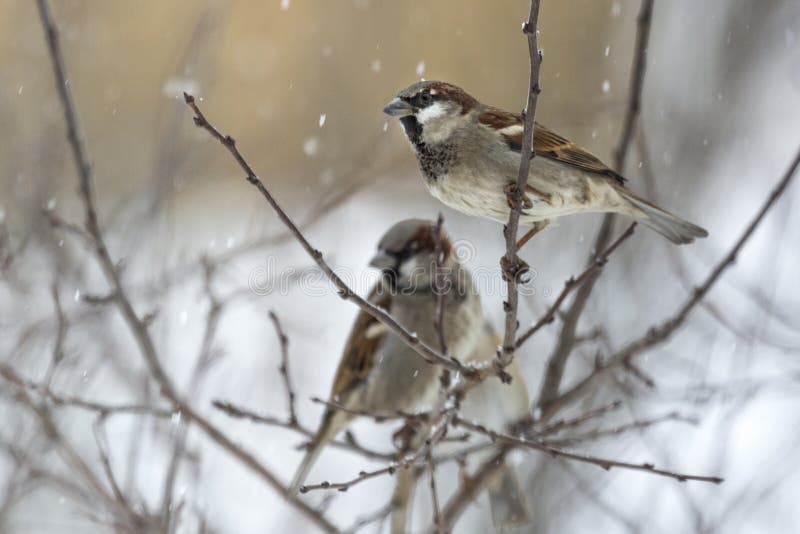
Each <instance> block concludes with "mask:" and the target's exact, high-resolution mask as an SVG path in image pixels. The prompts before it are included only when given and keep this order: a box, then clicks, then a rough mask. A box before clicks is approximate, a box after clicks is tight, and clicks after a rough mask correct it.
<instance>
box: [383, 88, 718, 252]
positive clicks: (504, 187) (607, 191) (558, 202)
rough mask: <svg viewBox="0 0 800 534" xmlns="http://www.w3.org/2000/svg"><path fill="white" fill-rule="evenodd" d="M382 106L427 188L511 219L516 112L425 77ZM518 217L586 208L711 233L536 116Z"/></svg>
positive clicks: (663, 228) (687, 234)
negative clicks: (399, 128)
mask: <svg viewBox="0 0 800 534" xmlns="http://www.w3.org/2000/svg"><path fill="white" fill-rule="evenodd" d="M383 111H384V113H387V114H389V115H392V116H395V117H399V118H400V122H401V123H402V124H403V128H404V129H405V132H406V136H408V139H409V141H411V145H412V147H413V148H414V152H415V153H416V156H417V160H418V162H419V166H420V169H421V170H422V174H423V175H424V176H425V182H426V184H427V185H428V189H429V190H430V192H431V193H432V194H433V196H435V197H436V198H438V199H439V200H441V201H442V202H444V203H445V204H447V205H448V206H450V207H451V208H454V209H456V210H458V211H461V212H463V213H466V214H469V215H477V216H479V217H485V218H489V219H494V220H496V221H499V222H501V223H506V222H507V221H508V216H509V210H510V206H512V205H514V203H515V194H514V193H515V191H516V182H517V176H518V174H519V166H520V150H521V146H522V133H523V123H522V117H521V116H520V115H517V114H514V113H509V112H507V111H503V110H502V109H498V108H494V107H491V106H487V105H485V104H481V103H480V102H478V101H477V100H475V99H474V98H473V97H471V96H470V95H468V94H467V93H465V92H464V91H463V90H462V89H460V88H459V87H456V86H455V85H451V84H449V83H444V82H436V81H423V82H419V83H415V84H413V85H411V86H409V87H407V88H405V89H403V90H402V91H400V93H398V95H397V97H396V98H395V99H394V100H392V101H391V102H389V104H387V105H386V107H385V108H383ZM533 148H534V150H535V152H536V157H535V158H534V159H533V161H532V162H531V168H530V172H529V174H528V184H527V186H526V188H525V191H524V196H523V205H522V208H523V210H522V215H521V216H520V222H521V223H523V224H529V225H532V226H533V228H532V229H531V231H529V232H528V233H527V234H526V235H525V236H524V237H522V238H521V239H520V243H519V245H520V246H522V245H523V244H524V243H525V242H527V241H528V240H529V239H530V238H531V237H533V235H534V234H535V233H536V232H538V231H539V230H541V229H543V228H544V227H545V226H547V224H548V222H549V220H550V219H553V218H556V217H561V216H563V215H571V214H573V213H583V212H610V213H620V214H623V215H627V216H629V217H633V218H634V219H636V220H638V221H640V222H641V223H642V224H644V225H645V226H648V227H650V228H652V229H653V230H655V231H656V232H658V233H660V234H661V235H663V236H664V237H666V238H667V239H669V240H670V241H672V242H673V243H677V244H684V243H691V242H692V241H693V240H694V238H695V237H705V236H707V235H708V232H706V231H705V230H704V229H702V228H700V227H699V226H695V225H694V224H692V223H690V222H688V221H685V220H683V219H681V218H680V217H678V216H676V215H673V214H672V213H669V212H668V211H665V210H663V209H661V208H659V207H658V206H655V205H654V204H652V203H650V202H648V201H647V200H644V199H643V198H641V197H639V196H637V195H635V194H634V193H633V192H631V191H630V190H629V189H627V188H626V187H625V179H624V178H623V177H622V176H621V175H620V174H618V173H617V172H616V171H614V170H613V169H611V168H609V167H608V166H607V165H605V164H604V163H603V162H602V161H600V160H599V159H597V158H596V157H595V156H593V155H592V154H590V153H589V152H588V151H586V150H585V149H583V148H581V147H579V146H577V145H575V144H573V143H572V142H571V141H569V140H568V139H566V138H564V137H561V136H560V135H558V134H556V133H554V132H552V131H550V130H548V129H547V128H545V127H544V126H542V125H540V124H536V126H535V128H534V134H533Z"/></svg>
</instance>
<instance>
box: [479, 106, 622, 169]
mask: <svg viewBox="0 0 800 534" xmlns="http://www.w3.org/2000/svg"><path fill="white" fill-rule="evenodd" d="M478 121H479V122H480V123H481V124H485V125H486V126H489V127H490V128H493V129H495V130H498V131H499V132H500V134H501V135H502V136H503V138H504V139H505V141H506V144H508V146H509V147H510V148H511V149H512V150H514V151H515V152H519V151H520V150H521V149H522V134H523V124H522V117H521V116H520V115H517V114H516V113H509V112H507V111H503V110H501V109H497V108H490V109H488V110H486V111H484V112H483V113H482V114H481V115H480V117H478ZM533 148H534V150H535V151H536V155H537V156H542V157H545V158H548V159H552V160H555V161H560V162H561V163H565V164H567V165H572V166H573V167H577V168H579V169H583V170H585V171H588V172H595V173H598V174H604V175H606V176H609V177H611V178H614V179H615V180H617V181H619V183H623V182H624V181H625V179H624V178H623V177H622V176H620V175H619V174H617V173H616V172H615V171H614V170H613V169H611V168H610V167H608V165H606V164H605V163H603V162H602V161H600V160H599V159H598V158H597V157H595V156H594V155H593V154H592V153H591V152H588V151H586V150H584V149H583V148H581V147H579V146H578V145H576V144H574V143H573V142H572V141H570V140H569V139H566V138H565V137H561V136H560V135H558V134H557V133H555V132H553V131H551V130H549V129H548V128H547V127H545V126H542V125H541V124H538V123H536V126H535V128H534V130H533Z"/></svg>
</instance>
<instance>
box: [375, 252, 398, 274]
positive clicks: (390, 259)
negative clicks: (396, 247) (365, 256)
mask: <svg viewBox="0 0 800 534" xmlns="http://www.w3.org/2000/svg"><path fill="white" fill-rule="evenodd" d="M369 265H370V267H375V268H376V269H380V270H386V269H397V258H395V257H394V256H392V255H391V254H387V253H386V252H385V251H383V250H380V251H378V253H377V254H375V257H374V258H372V261H370V262H369Z"/></svg>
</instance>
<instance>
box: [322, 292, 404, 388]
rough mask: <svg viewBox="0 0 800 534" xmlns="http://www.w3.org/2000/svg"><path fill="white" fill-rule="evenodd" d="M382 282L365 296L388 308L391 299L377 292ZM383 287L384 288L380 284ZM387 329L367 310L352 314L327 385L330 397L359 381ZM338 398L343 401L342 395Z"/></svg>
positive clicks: (363, 377) (364, 374) (370, 365)
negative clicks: (348, 330) (347, 334)
mask: <svg viewBox="0 0 800 534" xmlns="http://www.w3.org/2000/svg"><path fill="white" fill-rule="evenodd" d="M382 287H383V284H381V283H380V282H379V283H378V284H376V286H375V287H374V288H373V289H372V291H371V292H370V295H369V298H368V300H369V301H370V302H371V303H373V304H375V305H377V306H380V307H381V308H384V309H387V310H388V309H389V305H390V303H391V299H390V295H389V292H388V291H383V294H381V295H379V290H380V288H382ZM383 289H384V290H385V289H386V288H385V287H383ZM386 334H387V329H385V328H384V327H383V325H382V324H381V323H380V322H379V321H378V320H377V319H375V318H374V317H372V316H371V315H370V314H368V313H367V312H364V311H361V312H359V314H358V316H357V317H356V322H355V324H353V328H352V330H350V337H348V339H347V344H346V345H345V348H344V352H343V353H342V359H341V360H340V361H339V367H338V369H336V377H335V378H334V380H333V387H332V388H331V399H337V398H340V397H343V396H345V395H346V393H347V392H348V391H351V390H352V389H353V388H354V387H356V386H357V385H358V384H359V383H361V382H363V381H364V380H365V379H366V378H367V375H369V372H370V370H371V369H372V363H373V361H374V358H375V352H376V351H377V349H378V346H379V345H380V344H381V342H382V341H383V339H384V338H385V337H386ZM341 402H344V399H343V398H342V400H341Z"/></svg>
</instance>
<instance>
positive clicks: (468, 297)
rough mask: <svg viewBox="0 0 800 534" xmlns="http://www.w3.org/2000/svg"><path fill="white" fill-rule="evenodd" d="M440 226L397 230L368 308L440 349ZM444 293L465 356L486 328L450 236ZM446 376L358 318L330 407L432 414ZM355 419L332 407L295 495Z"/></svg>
mask: <svg viewBox="0 0 800 534" xmlns="http://www.w3.org/2000/svg"><path fill="white" fill-rule="evenodd" d="M435 231H436V226H435V224H434V223H432V222H430V221H423V220H416V219H411V220H406V221H402V222H399V223H397V224H395V225H394V226H392V227H391V228H390V229H389V230H388V231H387V232H386V233H385V234H384V236H383V238H382V239H381V240H380V243H379V244H378V253H377V255H376V256H375V257H374V258H373V259H372V261H371V262H370V265H371V266H373V267H377V268H379V269H381V271H382V276H381V280H380V281H379V282H378V283H377V284H376V285H375V287H374V288H373V289H372V291H371V292H370V295H369V301H370V302H372V303H373V304H376V305H378V306H380V307H382V308H384V309H386V310H387V311H388V312H389V313H391V314H392V315H393V316H394V318H395V319H397V320H398V321H399V322H400V324H402V325H403V326H404V327H405V328H406V329H408V330H409V331H411V332H416V334H417V336H419V339H421V340H422V341H424V342H425V343H428V344H429V345H431V346H438V335H437V332H436V329H435V328H434V326H433V319H434V317H435V316H436V307H437V300H438V294H437V293H438V292H437V290H436V286H434V280H433V274H434V273H433V272H434V269H435V266H436V258H435V234H434V232H435ZM442 250H443V253H444V256H445V258H444V261H443V263H442V266H443V268H444V269H445V276H446V277H447V278H448V280H449V281H450V282H451V283H452V287H451V289H450V290H449V291H447V293H446V297H445V311H444V334H445V342H446V343H447V347H448V350H449V351H450V352H451V353H452V354H459V355H460V354H466V353H468V352H469V351H470V349H471V348H472V346H473V345H474V344H475V342H476V341H477V340H478V339H479V336H480V334H481V328H482V326H483V321H484V318H483V310H482V308H481V303H480V298H479V296H478V294H477V292H476V291H475V289H474V288H473V284H472V278H471V276H470V275H469V273H468V272H467V271H465V270H464V269H463V268H462V267H461V265H460V264H459V262H458V260H457V259H456V257H455V254H452V246H451V244H450V242H449V241H448V240H447V238H446V237H443V239H442ZM440 374H441V369H440V368H439V367H437V366H435V365H430V364H429V363H427V362H426V361H425V360H423V359H422V357H421V356H420V355H419V354H417V353H416V352H415V351H414V350H413V349H411V348H410V347H408V345H406V344H405V343H404V342H403V341H402V340H401V339H400V338H399V337H397V336H395V335H393V334H391V333H389V331H388V329H387V328H386V327H385V326H384V325H383V324H381V323H380V322H378V321H377V320H376V319H374V318H373V317H372V316H371V315H369V314H368V313H366V312H363V311H362V312H360V313H359V314H358V316H357V317H356V321H355V324H354V325H353V328H352V330H351V331H350V337H349V338H348V340H347V344H346V345H345V349H344V353H343V354H342V357H341V360H340V361H339V367H338V369H337V370H336V376H335V378H334V380H333V387H332V389H331V393H330V400H331V401H334V402H336V403H338V404H340V405H342V406H344V407H346V408H349V409H355V410H361V411H369V412H374V413H387V412H395V411H398V410H401V411H406V412H411V411H418V410H426V409H429V408H430V407H431V406H432V405H433V404H434V403H435V401H436V398H437V391H438V387H439V375H440ZM351 419H352V416H351V415H350V414H348V413H346V412H345V411H342V410H337V409H332V408H328V409H327V410H326V411H325V414H324V415H323V418H322V423H321V424H320V427H319V429H318V430H317V434H316V436H315V437H314V438H313V439H312V440H311V442H310V443H309V446H308V450H307V452H306V455H305V458H304V459H303V461H302V463H301V464H300V467H299V469H298V470H297V473H296V475H295V477H294V481H293V482H292V486H291V487H292V489H293V490H295V491H296V490H298V489H299V487H300V485H301V484H302V483H303V481H304V480H305V478H306V475H307V474H308V471H309V470H310V469H311V467H312V465H313V463H314V461H315V460H316V459H317V457H318V455H319V453H320V452H321V451H322V449H323V447H324V446H325V445H326V444H327V443H328V442H330V441H331V440H332V439H334V438H335V437H336V435H337V434H338V433H339V432H340V431H341V430H343V429H344V428H345V427H346V426H347V425H348V423H349V422H350V420H351Z"/></svg>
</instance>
